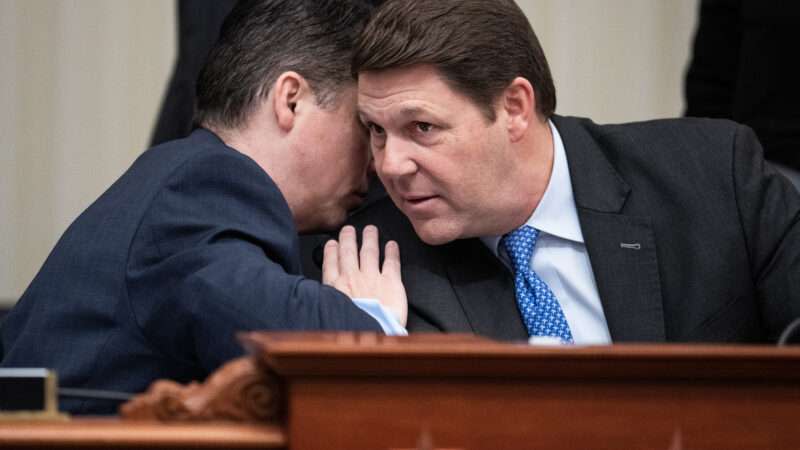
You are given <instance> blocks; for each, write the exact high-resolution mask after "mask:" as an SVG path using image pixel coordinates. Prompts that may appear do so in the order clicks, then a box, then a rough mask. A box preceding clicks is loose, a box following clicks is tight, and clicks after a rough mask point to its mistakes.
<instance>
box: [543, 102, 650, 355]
mask: <svg viewBox="0 0 800 450" xmlns="http://www.w3.org/2000/svg"><path fill="white" fill-rule="evenodd" d="M554 123H555V124H556V127H557V128H558V131H559V134H561V138H562V140H563V142H564V148H565V150H566V153H567V161H568V163H569V172H570V178H571V179H572V187H573V193H574V196H575V204H576V205H577V207H578V217H579V220H580V223H581V231H582V232H583V237H584V241H585V244H586V248H587V251H588V253H589V260H590V261H591V264H592V271H593V272H594V276H595V281H596V283H597V290H598V293H599V294H600V300H601V302H602V304H603V311H604V313H605V316H606V321H607V323H608V328H609V331H610V333H611V338H612V340H613V341H614V342H620V341H631V340H636V341H664V340H665V331H664V311H663V304H662V301H661V283H660V280H659V275H658V260H657V256H656V248H655V239H654V235H653V230H652V226H651V224H650V218H649V217H646V216H633V215H628V214H625V213H623V207H624V205H625V202H626V200H627V199H628V196H629V195H630V194H631V188H630V187H629V186H628V184H627V183H626V182H625V181H624V180H623V179H622V177H621V176H620V175H619V174H618V172H617V171H616V170H615V169H614V167H613V166H612V165H611V163H610V162H609V161H608V159H607V158H606V156H605V154H604V152H603V149H602V148H601V147H600V146H599V145H598V143H597V141H596V139H595V138H594V137H593V136H592V135H590V134H589V132H588V131H587V129H586V127H585V125H584V124H583V123H582V122H581V121H579V120H578V119H572V118H564V117H555V118H554Z"/></svg>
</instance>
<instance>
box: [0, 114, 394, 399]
mask: <svg viewBox="0 0 800 450" xmlns="http://www.w3.org/2000/svg"><path fill="white" fill-rule="evenodd" d="M299 258H300V257H299V246H298V239H297V232H296V230H295V227H294V223H293V221H292V216H291V212H290V210H289V206H288V205H287V204H286V201H285V200H284V198H283V196H282V195H281V193H280V191H279V190H278V187H277V186H276V185H275V183H273V182H272V180H271V179H270V178H269V176H268V175H267V174H265V172H264V170H263V169H262V168H261V167H259V166H258V165H257V164H256V163H255V162H254V161H253V160H252V159H250V158H248V157H246V156H244V155H242V154H241V153H239V152H238V151H236V150H234V149H231V148H229V147H227V146H225V145H224V144H223V143H222V141H221V140H220V139H219V138H218V137H217V136H215V135H214V134H212V133H211V132H209V131H206V130H202V129H201V130H197V131H195V132H194V133H192V134H191V135H190V136H189V137H188V138H186V139H182V140H177V141H172V142H169V143H166V144H163V145H160V146H157V147H154V148H152V149H150V150H148V151H147V152H145V153H144V154H142V156H141V157H140V158H139V159H138V160H137V161H136V162H135V163H134V164H133V165H132V166H131V168H130V169H129V170H128V171H127V172H126V173H125V174H124V175H123V176H122V177H121V178H120V179H119V180H117V181H116V182H115V183H114V184H113V185H112V186H111V187H110V188H109V189H108V190H107V191H106V192H105V193H104V194H103V195H102V196H101V197H100V198H99V199H98V200H97V201H95V202H94V204H92V205H91V206H90V207H89V208H88V209H87V210H86V211H85V212H83V213H82V214H81V215H80V217H78V219H77V220H76V221H75V222H74V223H73V224H72V225H71V226H70V227H69V229H68V230H67V231H66V232H65V233H64V235H63V236H62V237H61V239H60V240H59V242H58V244H57V245H56V247H55V249H54V250H53V251H52V253H51V254H50V256H49V257H48V259H47V261H46V262H45V264H44V266H43V267H42V269H41V270H40V271H39V273H38V274H37V275H36V277H35V279H34V280H33V282H32V283H31V285H30V286H29V287H28V289H27V290H26V291H25V293H24V294H23V296H22V298H21V299H20V301H19V302H18V304H17V305H16V306H15V308H14V309H13V310H12V311H11V313H10V314H9V316H8V317H7V318H6V320H5V322H4V323H3V326H2V341H3V347H4V348H5V351H6V356H5V358H4V360H3V362H2V365H3V366H5V367H31V366H35V367H49V368H54V369H56V371H57V372H58V376H59V381H60V384H61V385H62V386H68V387H76V388H77V387H79V388H94V389H109V390H119V391H126V392H134V393H135V392H141V391H143V390H145V389H146V388H147V386H148V385H149V384H150V382H152V381H153V380H155V379H157V378H168V379H172V380H177V381H180V382H186V381H189V380H201V379H203V378H204V377H205V376H206V375H207V374H209V373H210V372H212V371H213V370H214V369H215V368H217V367H218V366H220V365H221V364H223V363H224V362H226V361H227V360H229V359H231V358H233V357H236V356H239V355H241V354H242V353H243V351H242V349H241V347H240V346H239V344H238V343H237V341H236V339H235V333H236V332H237V331H239V330H256V329H273V330H284V329H352V330H375V331H380V327H379V325H378V323H377V322H375V321H374V320H373V319H372V318H371V317H369V316H368V315H367V314H366V313H364V312H362V311H361V310H360V309H358V308H357V307H356V306H354V305H353V304H352V302H351V301H350V299H348V298H347V296H345V295H344V294H342V293H341V292H339V291H337V290H335V289H333V288H330V287H327V286H322V285H320V284H319V283H317V282H315V281H312V280H308V279H306V278H304V277H303V276H301V275H300V271H301V269H300V260H299ZM65 400H67V399H65ZM62 407H63V408H64V409H66V410H68V411H72V412H76V413H105V412H113V411H114V410H115V408H116V404H114V403H111V402H102V401H76V400H72V401H69V400H67V401H64V402H62Z"/></svg>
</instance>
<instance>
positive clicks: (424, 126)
mask: <svg viewBox="0 0 800 450" xmlns="http://www.w3.org/2000/svg"><path fill="white" fill-rule="evenodd" d="M416 125H417V130H419V131H421V132H423V133H427V132H429V131H431V130H432V129H433V125H431V124H429V123H428V122H417V123H416Z"/></svg>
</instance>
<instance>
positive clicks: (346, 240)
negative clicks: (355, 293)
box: [339, 225, 358, 274]
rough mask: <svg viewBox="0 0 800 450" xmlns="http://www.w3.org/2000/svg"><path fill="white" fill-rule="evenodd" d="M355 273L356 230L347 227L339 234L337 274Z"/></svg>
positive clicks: (356, 258) (356, 257) (356, 256)
mask: <svg viewBox="0 0 800 450" xmlns="http://www.w3.org/2000/svg"><path fill="white" fill-rule="evenodd" d="M357 271H358V249H357V245H356V229H355V228H353V227H352V226H350V225H347V226H345V227H343V228H342V230H341V231H340V232H339V273H343V274H347V273H352V272H357Z"/></svg>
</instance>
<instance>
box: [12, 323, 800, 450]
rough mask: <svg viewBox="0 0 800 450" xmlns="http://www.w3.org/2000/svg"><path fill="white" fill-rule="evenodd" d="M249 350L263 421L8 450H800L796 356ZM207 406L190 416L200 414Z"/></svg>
mask: <svg viewBox="0 0 800 450" xmlns="http://www.w3.org/2000/svg"><path fill="white" fill-rule="evenodd" d="M242 340H243V342H244V343H245V345H246V346H247V347H248V348H249V349H250V350H251V352H252V355H253V357H252V359H250V360H241V362H246V363H247V365H248V366H249V367H253V368H254V369H253V370H254V371H256V375H258V376H257V377H256V378H257V379H260V378H258V377H263V379H264V381H263V384H264V386H269V389H270V390H271V391H272V392H273V394H274V396H275V397H274V398H270V399H269V400H270V401H269V404H275V402H277V404H279V405H280V408H278V409H276V410H275V411H279V412H278V413H275V414H274V415H271V416H270V417H271V418H270V419H268V420H264V419H263V418H262V419H260V422H256V423H253V424H250V425H234V424H228V425H224V424H221V423H218V422H214V421H211V422H200V423H193V424H174V423H167V424H158V423H149V424H148V423H137V422H128V421H124V420H122V421H121V420H110V421H92V420H88V419H82V420H75V421H74V422H72V423H65V424H55V423H54V424H25V425H24V426H20V425H19V424H13V423H12V424H8V423H6V424H1V425H0V447H5V446H6V445H14V446H18V447H22V446H28V447H31V446H37V445H38V446H40V447H47V446H48V445H49V447H62V448H64V447H69V446H72V447H74V448H98V447H127V448H134V447H139V448H144V447H163V448H189V447H193V448H204V447H205V448H208V447H215V448H249V447H261V448H282V447H284V448H291V449H292V450H307V449H331V450H337V449H342V450H344V449H347V450H358V449H370V450H375V449H381V450H383V449H413V448H417V444H418V443H419V442H421V437H425V438H426V439H427V440H428V442H429V443H430V442H431V441H432V444H431V445H430V446H427V444H426V446H425V448H431V449H433V448H437V449H441V448H449V449H470V450H480V449H491V450H497V449H523V448H524V449H548V450H555V449H582V450H583V449H614V450H617V449H626V450H628V449H664V450H676V449H680V448H685V449H692V450H702V449H714V450H718V449H730V450H743V449H770V450H780V449H800V430H798V428H797V421H798V418H800V348H775V347H758V346H684V345H616V346H604V347H572V348H547V347H529V346H527V345H513V344H501V343H497V342H493V341H489V340H485V339H481V338H477V337H475V336H465V335H427V336H426V335H415V336H410V337H406V338H401V337H384V336H377V335H374V334H351V333H343V334H325V333H320V334H286V333H248V334H246V335H243V336H242ZM253 363H255V364H253ZM232 364H233V363H232ZM232 373H233V372H232ZM240 375H241V373H240ZM237 376H239V375H237ZM220 379H221V378H219V377H218V378H217V379H216V380H215V382H214V383H211V381H209V382H208V383H207V384H206V386H212V385H214V386H215V387H214V389H217V388H220V387H221V390H220V391H219V392H221V393H222V395H221V396H220V395H218V396H216V397H215V396H210V397H209V396H208V395H206V394H203V395H202V396H201V398H212V401H210V402H208V403H209V404H213V405H216V407H219V398H227V397H231V398H237V396H238V394H237V392H238V393H240V392H239V391H241V392H244V391H243V390H242V388H241V386H243V385H244V384H243V383H241V382H238V383H237V382H232V383H230V384H228V385H227V388H228V389H230V391H234V392H228V391H226V390H225V389H226V384H225V383H224V382H220ZM210 380H211V379H210ZM239 381H241V378H240V379H239ZM235 386H239V387H237V388H234V387H235ZM198 391H202V389H200V390H198V389H197V388H196V387H195V388H187V389H186V392H185V394H186V396H185V397H181V398H182V400H181V401H184V400H185V401H186V402H187V404H194V405H197V404H198V401H197V398H198V397H197V395H198V394H197V392H198ZM252 392H256V391H252ZM228 394H230V395H228ZM262 394H263V393H262ZM181 395H183V394H181ZM192 396H194V397H192ZM187 399H188V400H187ZM175 401H176V398H172V399H171V400H170V402H171V403H170V405H171V407H174V406H175ZM178 409H180V408H178ZM220 410H224V408H222V409H220ZM200 416H203V415H202V414H200V415H198V416H197V417H200ZM176 417H178V416H176ZM180 417H183V418H184V419H186V418H189V419H191V416H190V415H187V413H186V412H185V411H184V412H183V413H182V415H181V416H180ZM204 417H205V419H208V415H207V414H206V415H205V416H204ZM424 440H425V439H422V441H424ZM46 444H47V445H46Z"/></svg>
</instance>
